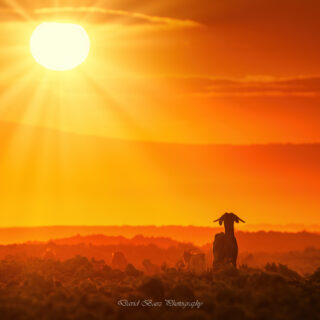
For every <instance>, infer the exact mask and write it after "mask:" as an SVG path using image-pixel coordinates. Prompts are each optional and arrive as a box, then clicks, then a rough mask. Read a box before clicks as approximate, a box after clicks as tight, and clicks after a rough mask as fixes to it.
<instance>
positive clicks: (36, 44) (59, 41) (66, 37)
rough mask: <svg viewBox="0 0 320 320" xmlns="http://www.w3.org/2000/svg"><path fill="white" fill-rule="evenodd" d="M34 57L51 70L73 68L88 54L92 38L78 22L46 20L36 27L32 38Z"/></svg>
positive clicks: (31, 45)
mask: <svg viewBox="0 0 320 320" xmlns="http://www.w3.org/2000/svg"><path fill="white" fill-rule="evenodd" d="M30 50H31V54H32V56H33V57H34V59H35V60H36V61H37V62H38V63H39V64H40V65H42V66H44V67H45V68H47V69H50V70H57V71H63V70H71V69H73V68H75V67H77V66H78V65H79V64H81V63H82V62H83V61H84V60H85V59H86V58H87V56H88V54H89V50H90V39H89V36H88V34H87V32H86V31H85V30H84V29H83V28H82V27H81V26H80V25H78V24H72V23H57V22H44V23H41V24H40V25H38V26H37V27H36V29H35V30H34V31H33V33H32V36H31V39H30Z"/></svg>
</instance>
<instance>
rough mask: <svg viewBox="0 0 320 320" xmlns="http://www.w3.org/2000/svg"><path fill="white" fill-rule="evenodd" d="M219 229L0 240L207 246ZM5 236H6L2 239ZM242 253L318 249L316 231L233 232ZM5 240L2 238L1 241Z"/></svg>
mask: <svg viewBox="0 0 320 320" xmlns="http://www.w3.org/2000/svg"><path fill="white" fill-rule="evenodd" d="M222 230H223V229H222V228H212V227H196V226H160V227H157V226H100V227H89V226H87V227H85V226H82V227H71V226H69V227H68V226H65V227H63V226H60V227H58V226H55V227H54V226H53V227H34V228H2V229H0V243H1V244H9V243H26V242H29V243H30V242H31V243H32V242H35V241H36V242H42V243H43V242H52V243H56V244H59V245H76V244H86V245H90V244H92V245H98V246H99V245H102V246H109V245H138V246H140V245H142V246H143V245H150V244H152V245H155V246H157V247H159V248H169V247H170V246H177V245H179V244H181V243H191V244H194V245H196V246H200V247H201V246H203V247H206V248H207V249H208V248H209V250H210V247H211V244H212V241H213V239H214V235H215V234H216V233H218V232H221V231H222ZM5 237H7V238H5ZM236 237H237V240H238V244H239V250H240V251H242V252H245V251H248V252H287V251H290V250H304V249H306V248H308V247H314V248H320V234H317V233H311V232H297V233H292V232H278V231H258V232H247V231H237V232H236ZM5 239H6V240H5Z"/></svg>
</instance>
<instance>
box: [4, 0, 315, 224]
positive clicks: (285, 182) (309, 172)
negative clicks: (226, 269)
mask: <svg viewBox="0 0 320 320" xmlns="http://www.w3.org/2000/svg"><path fill="white" fill-rule="evenodd" d="M298 13H299V14H298ZM0 16H1V20H0V21H1V23H0V44H1V48H2V50H1V52H0V65H1V73H0V101H1V104H0V124H1V126H2V128H1V129H0V131H1V133H2V136H1V151H0V154H1V159H0V174H1V176H0V181H1V187H0V198H1V203H0V210H1V211H2V212H8V213H10V214H9V215H8V218H7V219H5V220H3V221H1V222H0V226H14V225H52V224H91V225H92V224H122V223H129V224H151V223H155V224H180V223H181V224H197V225H210V224H211V220H212V218H213V217H215V216H216V215H217V214H219V213H220V212H224V211H226V210H234V211H236V212H239V215H240V216H243V218H244V219H245V220H248V221H249V223H253V224H255V223H274V224H286V223H289V222H290V223H291V222H292V223H303V224H308V223H310V224H314V223H320V215H319V214H318V213H319V209H320V205H319V203H318V198H319V197H318V190H319V182H318V181H319V175H320V167H319V161H316V160H319V156H320V147H319V145H318V144H317V143H319V142H320V129H319V120H320V109H319V103H320V62H319V58H318V53H319V51H320V33H319V32H318V31H319V29H320V28H319V27H320V26H319V16H320V5H319V6H317V5H316V4H315V3H314V1H311V0H310V1H303V2H302V1H298V0H291V1H289V0H283V1H281V2H279V1H275V0H261V1H254V0H226V1H212V0H200V1H199V0H198V1H195V0H172V1H163V0H161V1H160V0H156V1H147V0H136V1H129V0H117V1H115V0H114V1H108V2H106V1H83V0H78V1H75V0H73V1H49V0H47V1H37V0H33V1H31V0H30V1H17V0H16V1H12V0H8V1H1V2H0ZM43 21H64V22H65V21H67V22H73V23H79V24H81V25H82V26H83V27H85V28H86V30H87V32H88V34H89V36H90V39H91V52H90V55H89V57H88V59H87V60H86V62H85V63H84V64H82V65H81V66H79V67H78V68H77V69H75V70H72V71H68V72H60V73H59V72H54V71H49V70H46V69H44V68H43V67H41V66H39V65H37V63H36V62H35V61H34V59H33V57H32V56H31V54H30V50H29V40H30V35H31V33H32V31H33V30H34V28H35V27H36V26H37V25H38V24H39V23H40V22H43ZM90 139H92V140H90ZM97 139H98V140H97ZM99 139H102V140H99ZM110 139H111V140H110ZM113 139H116V140H113ZM122 140H124V141H127V140H131V141H137V142H132V144H130V143H128V142H124V143H122V142H121V141H122ZM97 141H98V142H97ZM139 141H140V142H141V141H152V142H154V144H148V143H140V144H139ZM137 143H138V144H137ZM163 143H164V144H163ZM177 143H182V145H181V144H177ZM270 143H272V144H273V146H263V145H265V144H270ZM286 143H292V144H299V145H297V146H288V145H284V144H286ZM110 144H111V146H110ZM114 144H115V145H114ZM201 144H212V146H211V147H209V146H208V148H209V149H208V150H210V152H209V151H208V153H207V151H205V149H201V148H205V147H200V146H197V145H201ZM217 144H229V145H239V147H228V148H230V149H228V150H227V151H226V150H222V151H221V150H220V149H216V148H217V147H215V146H214V145H217ZM250 144H255V145H256V146H254V147H251V148H249V147H245V145H250ZM304 144H310V145H309V146H307V145H304ZM105 148H106V149H105ZM110 148H111V149H110ZM198 148H200V149H198ZM248 148H249V149H248ZM115 150H116V151H117V152H116V151H115ZM129 160H130V161H129ZM89 212H90V214H88V213H89ZM306 219H308V221H305V220H306Z"/></svg>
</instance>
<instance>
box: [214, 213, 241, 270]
mask: <svg viewBox="0 0 320 320" xmlns="http://www.w3.org/2000/svg"><path fill="white" fill-rule="evenodd" d="M217 221H219V224H220V225H222V223H224V230H225V233H223V232H220V233H218V234H216V235H215V238H214V242H213V270H217V269H219V268H220V267H222V266H224V265H227V264H228V263H232V264H233V265H234V266H235V267H236V265H237V257H238V245H237V240H236V238H235V236H234V222H236V223H239V221H241V222H244V221H243V220H242V219H240V218H239V217H238V216H236V215H235V214H234V213H227V212H226V213H225V214H224V215H223V216H221V217H220V218H219V219H217V220H214V221H213V222H217Z"/></svg>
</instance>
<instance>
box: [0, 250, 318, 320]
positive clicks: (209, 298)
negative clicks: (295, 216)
mask: <svg viewBox="0 0 320 320" xmlns="http://www.w3.org/2000/svg"><path fill="white" fill-rule="evenodd" d="M166 300H170V301H169V302H168V301H166ZM319 301H320V270H319V269H318V270H317V271H316V272H314V273H313V274H310V275H309V276H305V277H301V276H300V275H299V274H298V273H296V272H295V271H292V270H290V269H288V268H287V267H286V266H284V265H276V264H268V265H267V266H266V267H265V268H264V269H263V270H262V269H251V268H248V267H245V266H242V267H240V268H239V269H238V270H236V269H232V268H231V269H225V270H223V271H221V272H220V273H216V274H212V273H211V272H206V273H203V274H200V275H194V274H191V273H189V272H187V271H179V270H177V269H176V268H169V267H166V266H165V265H163V266H162V268H161V270H160V271H159V272H158V273H157V274H154V275H149V276H147V275H145V274H144V273H143V272H142V271H140V270H138V269H136V268H135V267H134V266H133V265H131V264H128V266H127V267H126V269H125V270H124V271H120V270H116V269H112V268H111V267H110V266H108V265H107V264H105V262H104V261H102V260H100V261H98V260H95V259H90V260H89V259H88V258H86V257H81V256H75V257H73V258H71V259H67V260H64V261H60V260H54V259H41V258H27V259H21V258H17V257H7V258H5V259H3V260H1V261H0V314H1V319H3V320H7V319H8V320H9V319H10V320H11V319H15V320H19V319H25V320H29V319H30V320H31V319H32V320H33V319H52V320H54V319H57V320H58V319H59V320H60V319H70V320H71V319H79V320H80V319H83V320H95V319H217V320H219V319H221V320H225V319H226V320H227V319H237V320H241V319H266V320H267V319H268V320H269V319H279V320H280V319H281V320H285V319H297V320H300V319H306V320H307V319H312V320H314V319H317V318H318V317H319V314H320V302H319ZM166 304H168V305H166Z"/></svg>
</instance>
